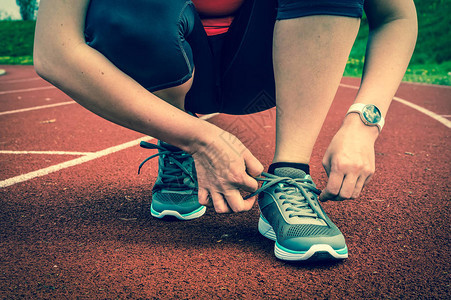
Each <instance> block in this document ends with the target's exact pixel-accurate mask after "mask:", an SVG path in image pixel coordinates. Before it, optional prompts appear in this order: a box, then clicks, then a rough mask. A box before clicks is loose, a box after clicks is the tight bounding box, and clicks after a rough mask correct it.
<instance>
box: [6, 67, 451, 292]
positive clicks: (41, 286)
mask: <svg viewBox="0 0 451 300" xmlns="http://www.w3.org/2000/svg"><path fill="white" fill-rule="evenodd" d="M0 67H1V68H4V69H6V71H7V75H4V76H2V77H0V103H1V108H0V111H1V112H5V111H11V110H17V109H23V108H29V107H35V106H42V105H49V104H55V103H61V102H67V101H70V99H69V97H67V96H66V95H64V94H63V93H61V92H59V91H58V90H56V89H54V88H49V89H42V87H44V88H45V87H49V86H50V85H49V84H48V83H46V82H45V81H43V80H40V79H37V75H36V74H35V73H34V71H33V69H32V67H23V66H0ZM343 83H344V84H348V85H353V86H356V85H358V80H356V79H351V78H344V79H343ZM35 88H41V89H35ZM381 88H382V87H381ZM23 89H34V90H29V91H15V92H14V90H23ZM355 93H356V90H355V89H352V88H349V87H346V86H341V87H340V88H339V90H338V93H337V96H336V99H335V101H334V104H333V106H332V109H331V111H330V113H329V115H328V118H327V120H326V122H325V124H324V127H323V130H322V131H321V133H320V136H319V139H318V142H317V144H316V146H315V150H314V156H313V158H312V175H313V177H314V179H315V180H316V182H317V184H318V185H319V187H320V188H324V186H325V183H326V175H325V172H324V171H323V169H322V166H321V158H322V155H323V154H324V152H325V150H326V147H327V145H328V143H329V142H330V140H331V139H332V136H333V134H334V133H335V132H336V131H337V129H338V128H339V126H340V122H341V120H342V118H343V116H344V114H345V112H346V109H347V108H348V107H349V105H350V104H351V103H352V100H353V96H354V95H355ZM397 96H398V97H400V98H403V99H406V100H408V101H409V102H412V103H415V104H417V105H420V106H422V107H424V108H426V109H429V110H431V111H433V112H435V113H437V114H439V115H445V117H446V115H451V102H450V101H451V88H449V87H439V86H427V85H419V84H408V83H403V84H402V85H401V87H400V89H399V91H398V94H397ZM274 112H275V111H274V110H269V111H266V112H263V113H259V114H255V115H250V116H243V117H236V116H228V115H218V116H215V117H213V118H212V119H211V122H213V123H215V124H218V125H219V126H221V127H223V128H224V129H227V130H230V131H232V132H233V133H234V134H236V135H237V136H238V137H239V138H240V139H241V140H242V141H243V142H244V143H245V144H246V145H247V146H248V147H249V149H250V150H251V151H252V152H253V153H254V155H255V156H256V157H258V158H259V159H260V160H261V162H262V163H263V164H264V165H265V166H266V167H267V166H268V165H269V163H270V162H271V158H272V153H273V150H274V138H275V133H274V118H275V114H274ZM299 117H300V121H302V115H301V116H299ZM450 132H451V131H450V128H448V127H447V126H445V125H443V124H442V123H440V122H438V121H437V120H434V119H432V118H431V117H429V116H426V115H425V114H423V113H420V112H418V111H417V110H414V109H412V108H410V107H408V106H405V105H404V104H401V103H399V102H395V101H394V102H393V104H392V106H391V109H390V112H389V114H388V117H387V123H386V126H385V128H384V130H383V133H382V135H381V136H380V137H379V139H378V141H377V145H376V164H377V172H376V174H375V176H374V178H373V180H372V182H371V184H370V185H369V186H368V187H367V188H366V189H365V191H364V193H363V194H362V195H361V197H360V198H359V199H357V200H353V201H346V202H340V203H333V202H328V203H326V204H324V207H325V210H326V211H327V213H328V215H329V216H330V217H331V219H332V220H333V221H334V222H335V223H336V224H337V225H338V226H339V228H340V229H341V230H342V232H343V233H344V235H345V237H346V240H347V244H348V248H349V259H347V260H345V261H343V262H340V263H328V264H301V263H287V262H283V261H280V260H278V259H276V258H275V257H274V254H273V246H274V243H273V242H272V241H269V240H267V239H265V238H263V237H262V236H260V234H259V233H258V231H257V221H258V216H259V211H258V207H257V205H256V206H255V207H254V208H253V209H252V210H251V211H249V212H246V213H242V214H235V215H218V214H216V213H215V212H214V211H213V210H212V209H209V210H208V211H207V213H206V215H204V216H203V217H202V218H200V219H198V220H194V221H188V222H180V221H162V220H158V219H154V218H152V217H151V216H150V211H149V209H150V201H151V187H152V184H153V182H154V181H155V176H156V174H157V160H156V159H155V160H153V161H151V162H149V163H148V164H146V166H145V167H144V169H143V173H142V174H141V175H139V176H138V175H137V168H138V164H139V163H140V162H141V161H142V160H143V159H145V158H146V157H148V156H150V155H151V154H154V153H155V152H154V151H149V150H144V149H141V148H140V147H139V146H138V143H136V145H135V146H133V147H130V148H127V149H125V150H122V151H118V152H115V153H112V154H109V155H105V156H102V157H100V158H98V159H94V160H91V161H88V162H85V163H81V164H78V165H76V166H73V167H70V168H65V169H62V170H59V171H56V172H54V173H50V174H48V175H44V176H39V177H36V178H33V179H30V180H27V181H24V182H21V183H16V184H13V185H10V186H7V187H3V188H0V226H1V230H0V297H1V298H3V299H10V298H11V299H18V298H29V299H30V298H57V299H61V298H80V299H113V298H114V299H115V298H121V299H122V298H150V299H223V298H225V299H304V298H309V299H360V298H363V299H385V298H391V299H412V298H413V299H425V298H428V299H430V298H432V299H434V298H435V299H445V298H448V299H449V298H450V297H451V293H450V274H449V272H450V253H451V252H450V250H451V249H450V248H451V247H450V222H449V215H450V198H451V197H450V196H451V192H450V174H451V173H450V171H451V165H450V149H451V147H450V142H449V141H450ZM140 137H142V135H140V134H138V133H135V132H132V131H130V130H127V129H124V128H121V127H119V126H116V125H114V124H112V123H109V122H107V121H105V120H103V119H101V118H100V117H98V116H95V115H94V114H92V113H90V112H89V111H87V110H85V109H84V108H82V107H81V106H79V105H78V104H76V103H73V104H67V105H63V106H58V107H53V108H52V107H50V108H43V109H39V110H32V111H25V112H17V113H11V114H0V150H1V151H3V152H0V170H1V172H0V182H2V181H4V180H6V179H8V178H12V177H15V176H19V175H21V174H26V173H29V172H32V171H36V170H40V169H43V168H46V167H49V166H52V165H57V164H59V163H62V162H64V161H68V160H73V159H75V158H78V157H81V156H82V154H79V155H72V154H71V155H67V154H66V155H58V154H54V153H47V154H36V153H29V154H17V153H16V152H14V153H9V154H6V153H5V152H4V151H6V150H12V151H77V152H96V151H100V150H103V149H106V148H109V147H112V146H116V145H119V144H123V143H125V142H128V141H133V140H135V139H138V138H140Z"/></svg>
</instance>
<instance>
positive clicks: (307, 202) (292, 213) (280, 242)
mask: <svg viewBox="0 0 451 300" xmlns="http://www.w3.org/2000/svg"><path fill="white" fill-rule="evenodd" d="M274 173H275V175H272V174H268V173H263V175H264V176H265V178H259V179H258V180H260V181H263V186H262V187H261V188H260V189H258V190H257V191H256V192H255V193H254V194H257V193H259V196H258V204H259V207H260V212H261V214H260V219H259V222H258V230H259V232H260V233H261V234H262V235H263V236H265V237H266V238H268V239H271V240H273V241H275V242H276V243H275V246H274V253H275V255H276V257H277V258H279V259H281V260H288V261H304V260H309V259H311V260H328V259H344V258H347V257H348V248H347V247H346V243H345V239H344V236H343V234H342V233H341V232H340V230H339V229H338V227H337V226H335V224H334V223H332V221H331V220H330V219H329V218H328V217H327V215H326V213H325V212H324V210H323V209H322V207H321V205H320V203H319V201H318V196H319V194H320V193H321V191H320V190H318V189H317V188H316V186H315V184H314V183H313V181H312V178H311V177H310V175H307V174H306V173H305V172H304V171H302V170H299V169H295V168H290V167H281V168H276V169H275V170H274Z"/></svg>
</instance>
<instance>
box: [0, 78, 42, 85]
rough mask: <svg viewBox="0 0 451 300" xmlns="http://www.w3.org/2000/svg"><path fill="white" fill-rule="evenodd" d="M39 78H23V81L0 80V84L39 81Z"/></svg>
mask: <svg viewBox="0 0 451 300" xmlns="http://www.w3.org/2000/svg"><path fill="white" fill-rule="evenodd" d="M40 79H41V78H40V77H30V78H23V79H11V80H0V84H1V83H17V82H25V81H34V80H40Z"/></svg>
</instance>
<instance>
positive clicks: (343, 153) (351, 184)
mask: <svg viewBox="0 0 451 300" xmlns="http://www.w3.org/2000/svg"><path fill="white" fill-rule="evenodd" d="M378 134H379V130H378V128H377V127H375V126H372V127H370V126H366V125H365V124H363V123H362V121H361V120H360V116H359V115H358V114H355V113H352V114H349V115H347V116H346V118H345V121H344V122H343V125H342V127H341V128H340V130H339V131H338V132H337V134H336V135H335V136H334V138H333V139H332V142H331V143H330V145H329V147H328V148H327V150H326V154H325V155H324V158H323V166H324V169H325V170H326V173H327V175H328V176H329V180H328V182H327V186H326V188H325V189H324V190H323V192H322V193H321V195H320V197H319V199H320V200H321V201H327V200H336V201H341V200H345V199H355V198H357V197H358V196H359V195H360V193H361V191H362V189H363V187H364V186H365V185H366V184H367V183H368V181H369V180H370V179H371V177H372V176H373V174H374V172H375V157H374V143H375V141H376V138H377V136H378Z"/></svg>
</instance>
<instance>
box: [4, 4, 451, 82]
mask: <svg viewBox="0 0 451 300" xmlns="http://www.w3.org/2000/svg"><path fill="white" fill-rule="evenodd" d="M415 4H416V7H417V12H418V27H419V30H418V40H417V45H416V48H415V52H414V54H413V57H412V60H411V62H410V65H409V67H408V69H407V72H406V75H405V76H404V80H406V81H414V82H423V83H433V84H442V85H451V76H450V75H451V50H450V49H451V31H450V30H449V24H451V13H450V11H451V1H450V0H416V1H415ZM34 27H35V22H34V21H0V37H1V39H0V64H26V65H31V64H33V36H34ZM367 38H368V22H367V20H366V18H365V17H364V18H363V19H362V25H361V28H360V31H359V34H358V36H357V39H356V41H355V44H354V47H353V48H352V51H351V55H350V56H349V60H348V64H347V66H346V70H345V73H344V75H345V76H353V77H360V76H361V74H362V68H363V63H364V61H365V48H366V41H367Z"/></svg>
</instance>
